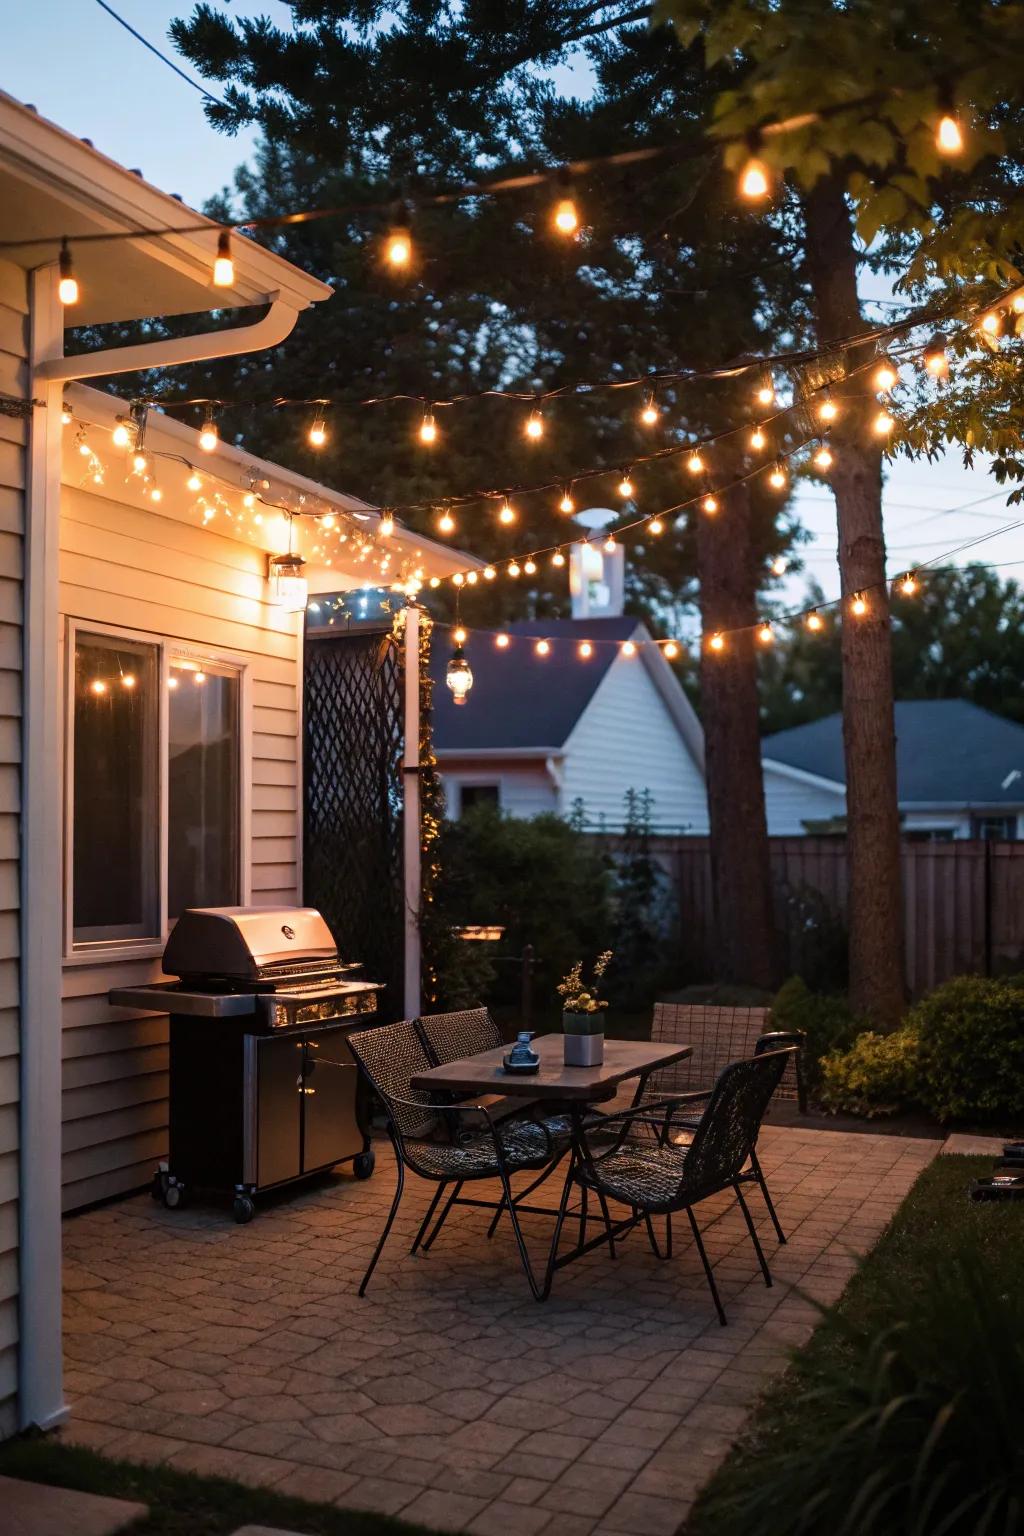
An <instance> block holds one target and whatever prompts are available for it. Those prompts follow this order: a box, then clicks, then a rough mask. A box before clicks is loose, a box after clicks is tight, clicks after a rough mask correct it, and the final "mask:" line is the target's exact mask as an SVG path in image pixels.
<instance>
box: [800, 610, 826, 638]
mask: <svg viewBox="0 0 1024 1536" xmlns="http://www.w3.org/2000/svg"><path fill="white" fill-rule="evenodd" d="M804 622H805V623H806V625H807V628H808V629H810V630H813V631H814V632H815V633H817V631H818V630H819V629H824V627H825V620H824V619H823V618H822V616H821V614H820V613H819V612H818V610H817V608H812V609H811V611H810V613H809V614H808V615H807V618H806V619H805V621H804Z"/></svg>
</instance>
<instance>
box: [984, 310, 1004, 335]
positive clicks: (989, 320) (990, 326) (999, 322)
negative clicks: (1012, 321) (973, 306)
mask: <svg viewBox="0 0 1024 1536" xmlns="http://www.w3.org/2000/svg"><path fill="white" fill-rule="evenodd" d="M1002 329H1003V317H1002V315H1001V314H1000V313H999V311H998V309H987V310H986V311H985V313H984V314H983V315H982V317H981V319H980V320H979V321H978V330H979V331H980V332H981V333H982V335H983V336H985V337H987V338H988V339H989V340H990V341H994V340H995V339H996V337H998V336H999V335H1001V334H1002Z"/></svg>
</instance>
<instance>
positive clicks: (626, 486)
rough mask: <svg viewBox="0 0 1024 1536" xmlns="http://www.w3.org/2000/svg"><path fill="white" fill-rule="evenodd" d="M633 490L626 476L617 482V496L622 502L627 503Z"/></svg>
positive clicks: (630, 481)
mask: <svg viewBox="0 0 1024 1536" xmlns="http://www.w3.org/2000/svg"><path fill="white" fill-rule="evenodd" d="M634 489H635V487H634V485H633V482H632V480H631V479H630V478H629V476H628V475H623V477H622V479H621V480H620V481H619V484H618V492H619V495H620V496H621V497H622V499H623V501H628V500H629V498H630V497H631V496H632V494H633V491H634Z"/></svg>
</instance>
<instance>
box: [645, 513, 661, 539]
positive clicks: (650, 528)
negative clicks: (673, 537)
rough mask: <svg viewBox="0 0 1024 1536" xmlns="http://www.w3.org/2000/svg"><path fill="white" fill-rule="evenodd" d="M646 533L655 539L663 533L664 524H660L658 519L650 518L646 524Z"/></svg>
mask: <svg viewBox="0 0 1024 1536" xmlns="http://www.w3.org/2000/svg"><path fill="white" fill-rule="evenodd" d="M647 532H648V533H653V535H654V537H655V538H657V537H658V535H659V534H660V533H664V532H665V524H664V523H663V522H662V520H661V518H660V517H652V518H651V520H650V522H649V523H648V524H647Z"/></svg>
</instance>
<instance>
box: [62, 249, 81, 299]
mask: <svg viewBox="0 0 1024 1536" xmlns="http://www.w3.org/2000/svg"><path fill="white" fill-rule="evenodd" d="M57 271H58V282H57V297H58V298H59V299H60V301H61V303H62V304H77V303H78V279H77V278H76V277H75V269H74V266H73V264H72V261H71V247H70V246H69V245H68V242H67V241H66V240H62V241H61V246H60V256H59V257H58V258H57Z"/></svg>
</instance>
